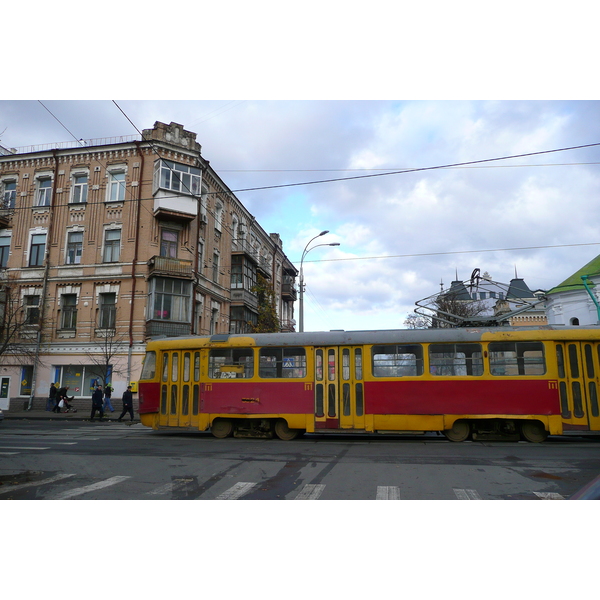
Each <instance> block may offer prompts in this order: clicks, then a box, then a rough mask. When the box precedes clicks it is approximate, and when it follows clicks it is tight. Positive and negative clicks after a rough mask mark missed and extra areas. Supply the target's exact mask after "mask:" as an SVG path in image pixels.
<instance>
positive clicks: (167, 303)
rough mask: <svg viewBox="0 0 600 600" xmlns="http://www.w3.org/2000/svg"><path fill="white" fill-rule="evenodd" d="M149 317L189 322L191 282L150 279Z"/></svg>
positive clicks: (159, 278)
mask: <svg viewBox="0 0 600 600" xmlns="http://www.w3.org/2000/svg"><path fill="white" fill-rule="evenodd" d="M149 300H150V301H149V302H148V306H149V307H150V310H151V314H150V316H149V318H150V319H160V320H163V321H177V322H181V323H189V322H190V301H191V282H189V281H182V280H180V279H166V278H163V277H156V278H154V279H152V284H151V292H150V299H149Z"/></svg>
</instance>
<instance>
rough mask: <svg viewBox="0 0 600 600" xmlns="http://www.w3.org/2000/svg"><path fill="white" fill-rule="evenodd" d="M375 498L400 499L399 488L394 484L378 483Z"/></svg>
mask: <svg viewBox="0 0 600 600" xmlns="http://www.w3.org/2000/svg"><path fill="white" fill-rule="evenodd" d="M375 500H400V488H399V487H398V486H394V485H378V486H377V496H376V497H375Z"/></svg>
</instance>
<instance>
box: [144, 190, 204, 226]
mask: <svg viewBox="0 0 600 600" xmlns="http://www.w3.org/2000/svg"><path fill="white" fill-rule="evenodd" d="M154 216H155V217H156V218H157V219H159V220H167V221H181V222H184V223H188V222H190V221H193V220H194V219H195V218H196V217H197V216H198V200H197V199H196V198H195V197H194V196H186V195H183V194H175V193H174V192H169V191H167V190H158V191H157V192H156V193H155V194H154Z"/></svg>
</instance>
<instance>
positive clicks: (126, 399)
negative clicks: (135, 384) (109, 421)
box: [117, 385, 133, 421]
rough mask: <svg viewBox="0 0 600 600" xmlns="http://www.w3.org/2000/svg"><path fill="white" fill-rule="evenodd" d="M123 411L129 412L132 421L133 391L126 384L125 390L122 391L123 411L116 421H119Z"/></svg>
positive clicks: (123, 413) (123, 414)
mask: <svg viewBox="0 0 600 600" xmlns="http://www.w3.org/2000/svg"><path fill="white" fill-rule="evenodd" d="M125 413H129V414H130V415H131V420H132V421H133V393H132V391H131V386H130V385H128V386H127V391H126V392H124V393H123V412H122V413H121V416H120V417H119V418H118V419H117V421H120V420H121V419H122V418H123V417H124V416H125Z"/></svg>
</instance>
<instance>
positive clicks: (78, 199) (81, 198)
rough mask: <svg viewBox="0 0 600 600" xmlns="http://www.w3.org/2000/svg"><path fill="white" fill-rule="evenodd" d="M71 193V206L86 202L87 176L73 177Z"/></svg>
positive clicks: (83, 174)
mask: <svg viewBox="0 0 600 600" xmlns="http://www.w3.org/2000/svg"><path fill="white" fill-rule="evenodd" d="M72 189H73V192H72V194H71V202H72V203H73V204H81V203H83V202H87V192H88V176H87V174H85V173H82V174H80V175H75V176H74V177H73V185H72Z"/></svg>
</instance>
